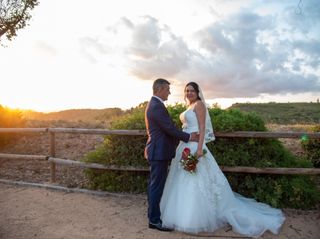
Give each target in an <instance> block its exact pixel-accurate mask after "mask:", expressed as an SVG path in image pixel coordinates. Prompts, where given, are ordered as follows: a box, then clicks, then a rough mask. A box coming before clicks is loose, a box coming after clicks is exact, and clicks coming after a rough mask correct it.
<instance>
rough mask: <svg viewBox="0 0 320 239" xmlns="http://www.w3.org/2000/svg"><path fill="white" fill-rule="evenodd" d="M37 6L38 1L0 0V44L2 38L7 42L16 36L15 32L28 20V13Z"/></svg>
mask: <svg viewBox="0 0 320 239" xmlns="http://www.w3.org/2000/svg"><path fill="white" fill-rule="evenodd" d="M38 4H39V2H38V0H0V43H1V38H2V40H3V37H4V36H5V37H6V38H7V39H8V40H9V41H11V40H12V39H13V38H14V37H15V36H17V31H18V30H19V29H22V28H24V27H25V26H26V25H27V22H28V20H30V18H31V14H30V11H31V10H32V9H33V8H34V7H35V6H37V5H38Z"/></svg>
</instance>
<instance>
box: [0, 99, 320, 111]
mask: <svg viewBox="0 0 320 239" xmlns="http://www.w3.org/2000/svg"><path fill="white" fill-rule="evenodd" d="M142 103H144V102H141V103H139V104H142ZM179 103H181V102H174V103H170V104H168V103H166V102H165V105H166V106H169V105H170V106H173V105H175V104H179ZM215 103H216V102H213V103H212V104H208V103H207V105H208V107H214V106H215ZM139 104H137V105H135V106H132V107H129V108H121V107H117V106H114V107H104V108H65V109H60V110H55V111H37V110H33V109H24V108H12V107H9V106H7V105H3V104H1V103H0V106H2V107H5V108H8V109H10V110H17V111H22V112H23V111H32V112H33V113H43V114H50V113H59V112H63V111H71V110H105V109H114V108H117V109H121V110H122V111H125V110H129V109H132V108H135V107H137V106H138V105H139ZM182 104H183V103H182ZM236 104H319V98H318V99H316V100H315V101H310V102H301V101H296V102H274V101H270V102H235V103H233V104H232V105H229V106H228V107H225V108H222V107H221V106H220V105H219V104H218V107H219V108H221V109H223V110H225V109H228V108H230V107H232V106H233V105H236Z"/></svg>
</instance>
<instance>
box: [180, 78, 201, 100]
mask: <svg viewBox="0 0 320 239" xmlns="http://www.w3.org/2000/svg"><path fill="white" fill-rule="evenodd" d="M188 86H192V87H193V89H194V90H195V91H196V93H197V99H198V100H202V99H201V98H200V96H199V93H200V90H199V86H198V84H197V83H195V82H189V83H188V84H186V87H185V88H184V91H186V88H187V87H188ZM184 98H185V100H186V95H185V96H184Z"/></svg>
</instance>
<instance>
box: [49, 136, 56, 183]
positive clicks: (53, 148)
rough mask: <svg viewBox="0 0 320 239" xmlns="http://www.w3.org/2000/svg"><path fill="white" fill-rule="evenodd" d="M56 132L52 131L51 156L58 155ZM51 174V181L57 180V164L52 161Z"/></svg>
mask: <svg viewBox="0 0 320 239" xmlns="http://www.w3.org/2000/svg"><path fill="white" fill-rule="evenodd" d="M55 138H56V137H55V133H54V132H50V157H55V156H56V141H55ZM50 174H51V183H55V182H56V164H55V162H50Z"/></svg>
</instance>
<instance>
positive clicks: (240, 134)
mask: <svg viewBox="0 0 320 239" xmlns="http://www.w3.org/2000/svg"><path fill="white" fill-rule="evenodd" d="M1 133H47V134H48V135H49V137H50V155H24V154H23V155H22V154H4V153H0V158H12V159H40V160H47V161H48V162H49V163H50V172H51V182H52V183H54V182H55V181H56V165H57V164H60V165H66V166H76V167H80V168H91V169H102V170H113V171H134V172H149V169H148V168H136V167H120V166H113V165H109V166H108V165H102V164H97V163H84V162H80V161H75V160H69V159H62V158H56V157H55V155H56V147H55V146H56V139H55V135H56V134H57V133H73V134H100V135H131V136H138V135H146V131H145V130H107V129H80V128H0V134H1ZM215 136H216V138H297V139H299V138H301V137H307V138H309V139H320V132H316V133H304V132H302V133H300V132H257V131H237V132H215ZM220 168H221V170H222V171H223V172H233V173H254V174H308V175H319V174H320V169H319V168H257V167H242V166H238V167H228V166H220Z"/></svg>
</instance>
